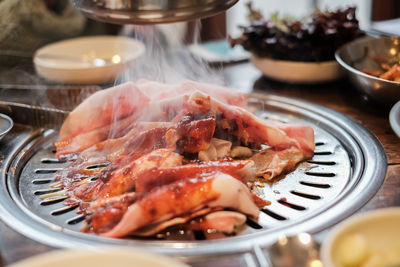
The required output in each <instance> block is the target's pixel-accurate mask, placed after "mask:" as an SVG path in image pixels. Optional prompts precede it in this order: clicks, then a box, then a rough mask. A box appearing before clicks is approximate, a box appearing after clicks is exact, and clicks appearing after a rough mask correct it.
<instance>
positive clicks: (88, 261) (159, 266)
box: [9, 248, 188, 267]
mask: <svg viewBox="0 0 400 267" xmlns="http://www.w3.org/2000/svg"><path fill="white" fill-rule="evenodd" d="M54 266H57V267H70V266H74V267H99V266H112V267H132V266H141V267H188V265H186V264H184V263H182V262H179V261H177V260H175V259H173V258H170V257H166V256H161V255H158V254H153V253H148V252H143V251H138V250H133V249H128V248H98V249H92V250H89V249H81V250H67V249H64V250H56V251H52V252H49V253H44V254H40V255H37V256H33V257H30V258H27V259H25V260H22V261H20V262H17V263H15V264H12V265H9V267H54Z"/></svg>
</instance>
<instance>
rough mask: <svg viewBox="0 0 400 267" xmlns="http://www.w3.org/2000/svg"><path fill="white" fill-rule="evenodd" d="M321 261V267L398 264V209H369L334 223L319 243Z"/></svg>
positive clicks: (399, 258) (399, 220)
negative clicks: (335, 224)
mask: <svg viewBox="0 0 400 267" xmlns="http://www.w3.org/2000/svg"><path fill="white" fill-rule="evenodd" d="M321 260H322V262H323V264H324V267H333V266H335V267H340V266H392V265H393V264H400V208H386V209H381V210H375V211H370V212H367V213H363V214H359V215H356V216H353V217H351V218H349V219H347V220H345V221H343V222H342V223H340V224H338V225H337V226H336V227H334V229H333V230H332V231H331V232H330V233H329V234H328V236H327V238H326V239H325V240H324V242H323V243H322V246H321ZM376 263H377V264H378V263H381V264H380V265H374V264H376ZM367 264H370V265H367ZM396 266H397V265H396Z"/></svg>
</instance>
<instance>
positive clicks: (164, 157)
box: [66, 149, 182, 203]
mask: <svg viewBox="0 0 400 267" xmlns="http://www.w3.org/2000/svg"><path fill="white" fill-rule="evenodd" d="M181 164H182V156H181V155H179V154H177V153H174V152H172V151H171V150H170V149H158V150H155V151H152V152H150V153H148V154H145V155H144V156H142V157H140V158H138V159H136V160H132V161H127V162H126V163H125V164H124V165H122V164H121V165H111V166H107V167H106V168H104V169H103V170H102V171H101V172H100V173H99V175H98V177H99V179H97V180H96V181H93V182H89V183H88V182H86V181H83V182H81V183H79V182H76V183H75V184H73V186H70V187H69V188H68V189H67V192H66V194H67V195H68V196H69V197H70V198H71V199H74V200H76V202H78V203H79V202H82V201H83V202H90V201H93V200H97V199H102V198H109V197H113V196H117V195H120V194H123V193H125V192H127V191H129V190H131V189H133V188H134V187H135V182H136V178H137V176H138V175H140V174H141V173H142V172H144V171H146V170H149V169H153V168H155V167H158V166H159V167H169V166H177V165H181ZM69 203H73V202H71V201H69Z"/></svg>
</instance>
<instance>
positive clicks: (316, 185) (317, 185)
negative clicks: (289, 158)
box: [300, 181, 331, 189]
mask: <svg viewBox="0 0 400 267" xmlns="http://www.w3.org/2000/svg"><path fill="white" fill-rule="evenodd" d="M300 184H302V185H305V186H311V187H316V188H325V189H326V188H330V187H331V186H330V185H329V184H318V183H311V182H304V181H301V182H300Z"/></svg>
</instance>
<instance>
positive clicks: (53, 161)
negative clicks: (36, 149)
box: [41, 158, 65, 164]
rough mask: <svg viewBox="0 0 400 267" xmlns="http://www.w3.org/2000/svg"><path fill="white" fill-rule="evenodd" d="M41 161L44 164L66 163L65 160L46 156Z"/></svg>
mask: <svg viewBox="0 0 400 267" xmlns="http://www.w3.org/2000/svg"><path fill="white" fill-rule="evenodd" d="M41 162H42V163H43V164H58V163H65V161H61V160H58V159H53V158H45V159H42V160H41Z"/></svg>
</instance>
